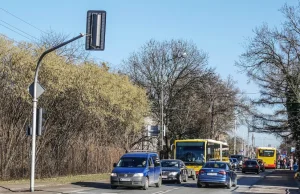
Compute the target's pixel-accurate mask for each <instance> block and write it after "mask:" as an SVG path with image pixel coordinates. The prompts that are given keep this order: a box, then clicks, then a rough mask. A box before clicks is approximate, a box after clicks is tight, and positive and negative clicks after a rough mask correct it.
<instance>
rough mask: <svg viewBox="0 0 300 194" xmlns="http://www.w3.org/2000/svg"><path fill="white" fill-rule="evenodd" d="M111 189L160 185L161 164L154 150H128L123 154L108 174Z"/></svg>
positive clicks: (146, 187)
mask: <svg viewBox="0 0 300 194" xmlns="http://www.w3.org/2000/svg"><path fill="white" fill-rule="evenodd" d="M110 184H111V188H112V189H116V188H117V187H118V186H122V187H141V188H143V189H144V190H146V189H148V187H149V185H151V184H155V185H156V187H160V185H161V165H160V160H159V158H158V154H157V153H154V152H130V153H126V154H124V155H123V156H122V157H121V159H120V160H119V162H118V163H114V169H113V171H112V173H111V176H110Z"/></svg>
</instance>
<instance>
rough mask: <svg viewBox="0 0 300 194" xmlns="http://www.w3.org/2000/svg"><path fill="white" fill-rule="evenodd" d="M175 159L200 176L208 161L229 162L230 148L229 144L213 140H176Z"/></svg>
mask: <svg viewBox="0 0 300 194" xmlns="http://www.w3.org/2000/svg"><path fill="white" fill-rule="evenodd" d="M221 150H222V151H221ZM174 158H175V159H180V160H182V161H183V162H184V163H185V165H186V166H187V168H189V169H193V170H194V171H195V173H196V175H198V173H199V170H200V169H201V168H202V166H203V164H204V163H205V162H206V161H209V160H217V161H226V162H229V148H228V144H227V143H225V142H221V141H216V140H212V139H186V140H175V143H174Z"/></svg>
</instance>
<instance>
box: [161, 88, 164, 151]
mask: <svg viewBox="0 0 300 194" xmlns="http://www.w3.org/2000/svg"><path fill="white" fill-rule="evenodd" d="M163 143H164V91H163V83H162V84H161V150H163V149H164V145H163Z"/></svg>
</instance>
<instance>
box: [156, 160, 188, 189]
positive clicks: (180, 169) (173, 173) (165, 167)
mask: <svg viewBox="0 0 300 194" xmlns="http://www.w3.org/2000/svg"><path fill="white" fill-rule="evenodd" d="M160 163H161V168H162V180H163V181H173V182H177V183H178V184H180V183H181V182H182V181H183V182H186V181H187V179H188V170H187V168H186V166H185V164H184V163H183V161H181V160H171V159H168V160H161V161H160Z"/></svg>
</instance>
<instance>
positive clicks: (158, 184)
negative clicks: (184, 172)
mask: <svg viewBox="0 0 300 194" xmlns="http://www.w3.org/2000/svg"><path fill="white" fill-rule="evenodd" d="M155 186H156V187H160V186H161V176H159V178H158V182H157V183H155Z"/></svg>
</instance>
